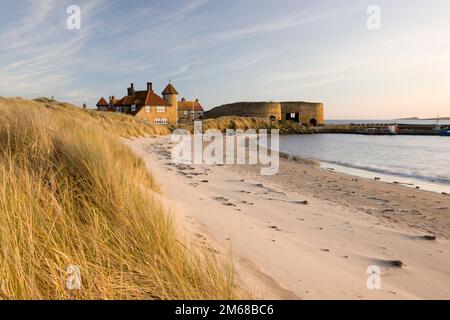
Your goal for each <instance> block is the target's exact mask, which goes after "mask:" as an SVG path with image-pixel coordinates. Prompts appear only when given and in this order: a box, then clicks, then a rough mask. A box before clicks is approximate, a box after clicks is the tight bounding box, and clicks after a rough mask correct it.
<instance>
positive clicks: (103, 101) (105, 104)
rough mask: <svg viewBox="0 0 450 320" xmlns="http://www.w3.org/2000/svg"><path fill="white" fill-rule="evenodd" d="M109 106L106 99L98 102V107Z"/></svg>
mask: <svg viewBox="0 0 450 320" xmlns="http://www.w3.org/2000/svg"><path fill="white" fill-rule="evenodd" d="M108 105H109V104H108V102H106V100H105V98H103V97H101V98H100V100H98V102H97V107H107V106H108Z"/></svg>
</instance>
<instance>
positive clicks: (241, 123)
mask: <svg viewBox="0 0 450 320" xmlns="http://www.w3.org/2000/svg"><path fill="white" fill-rule="evenodd" d="M208 129H217V130H220V131H221V132H225V131H226V130H227V129H233V130H248V129H255V130H261V129H267V130H271V129H278V130H280V134H310V133H314V132H315V129H314V128H309V127H305V126H302V125H301V124H299V123H295V122H292V121H281V122H278V121H271V120H270V119H264V118H244V117H221V118H217V119H207V120H204V121H203V130H208Z"/></svg>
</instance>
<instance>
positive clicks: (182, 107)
mask: <svg viewBox="0 0 450 320" xmlns="http://www.w3.org/2000/svg"><path fill="white" fill-rule="evenodd" d="M192 108H194V111H203V107H202V105H201V104H200V102H198V101H186V100H184V101H183V100H182V101H178V111H192Z"/></svg>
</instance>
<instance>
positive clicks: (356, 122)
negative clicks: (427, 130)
mask: <svg viewBox="0 0 450 320" xmlns="http://www.w3.org/2000/svg"><path fill="white" fill-rule="evenodd" d="M325 123H326V124H350V123H354V124H360V123H363V124H377V123H385V124H396V123H397V124H431V125H433V124H436V120H326V121H325ZM439 124H440V125H450V120H439Z"/></svg>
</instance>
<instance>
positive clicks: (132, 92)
mask: <svg viewBox="0 0 450 320" xmlns="http://www.w3.org/2000/svg"><path fill="white" fill-rule="evenodd" d="M128 95H129V96H134V83H131V85H130V87H129V88H128Z"/></svg>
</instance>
